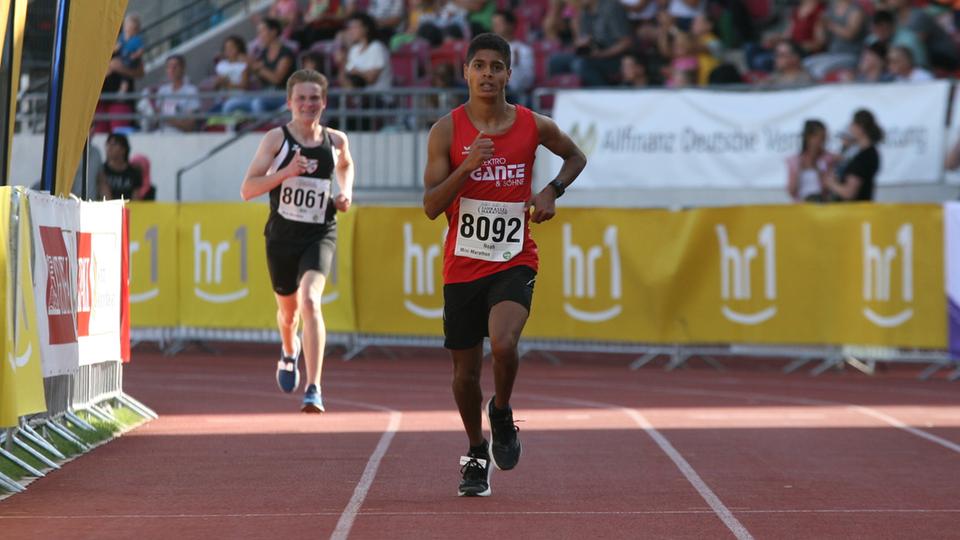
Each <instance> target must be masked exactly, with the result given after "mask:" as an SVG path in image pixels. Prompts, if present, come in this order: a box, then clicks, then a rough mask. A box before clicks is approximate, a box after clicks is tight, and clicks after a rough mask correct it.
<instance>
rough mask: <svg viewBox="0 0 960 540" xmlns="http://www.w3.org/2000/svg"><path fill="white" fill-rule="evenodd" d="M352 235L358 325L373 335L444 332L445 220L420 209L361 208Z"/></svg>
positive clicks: (435, 333) (437, 333)
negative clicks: (429, 217)
mask: <svg viewBox="0 0 960 540" xmlns="http://www.w3.org/2000/svg"><path fill="white" fill-rule="evenodd" d="M359 210H360V213H359V214H360V215H359V216H358V218H357V226H356V233H355V234H354V257H355V261H356V263H355V265H354V279H355V280H356V287H355V291H354V295H355V300H356V306H357V327H358V329H359V330H360V331H361V332H364V333H374V334H404V335H417V336H441V335H443V235H444V234H445V231H446V229H447V223H446V220H445V219H444V218H443V217H440V218H438V219H436V220H434V221H430V220H428V219H427V218H426V216H425V215H424V214H423V210H421V209H419V208H385V207H364V208H360V209H359Z"/></svg>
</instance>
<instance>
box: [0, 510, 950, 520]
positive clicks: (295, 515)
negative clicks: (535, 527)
mask: <svg viewBox="0 0 960 540" xmlns="http://www.w3.org/2000/svg"><path fill="white" fill-rule="evenodd" d="M737 512H738V513H741V514H960V508H811V509H794V510H777V509H757V510H743V509H737ZM483 514H484V515H491V516H671V515H714V512H713V510H605V511H604V510H597V511H590V510H571V511H569V512H566V511H563V510H515V511H498V510H493V511H484V512H483ZM336 515H339V512H336V511H331V512H262V513H235V514H226V513H225V514H84V515H76V516H63V515H29V516H3V515H0V521H32V520H43V521H47V520H52V519H53V520H68V521H69V520H83V519H218V518H232V519H259V518H298V517H330V516H336ZM358 515H360V516H364V517H377V516H383V517H418V516H476V515H477V513H476V512H473V511H450V512H383V511H373V512H359V513H358Z"/></svg>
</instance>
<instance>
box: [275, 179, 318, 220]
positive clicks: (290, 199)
mask: <svg viewBox="0 0 960 540" xmlns="http://www.w3.org/2000/svg"><path fill="white" fill-rule="evenodd" d="M330 186H331V182H330V180H329V179H327V178H308V177H305V176H294V177H292V178H287V179H286V180H284V181H283V184H281V185H280V206H279V208H277V212H278V213H279V214H280V215H281V216H283V217H285V218H287V219H289V220H291V221H300V222H303V223H323V221H324V218H325V217H326V213H327V203H329V202H330Z"/></svg>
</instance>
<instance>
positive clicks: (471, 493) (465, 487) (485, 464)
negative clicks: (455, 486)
mask: <svg viewBox="0 0 960 540" xmlns="http://www.w3.org/2000/svg"><path fill="white" fill-rule="evenodd" d="M460 474H462V475H463V480H460V490H459V492H458V495H459V496H461V497H489V496H490V493H492V491H491V490H490V460H489V459H487V456H460Z"/></svg>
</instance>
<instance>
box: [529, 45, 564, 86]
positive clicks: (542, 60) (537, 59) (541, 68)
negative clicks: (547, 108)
mask: <svg viewBox="0 0 960 540" xmlns="http://www.w3.org/2000/svg"><path fill="white" fill-rule="evenodd" d="M531 46H532V47H533V62H534V65H535V67H534V73H535V75H534V85H535V86H542V85H543V84H544V82H545V81H546V80H547V78H549V76H550V74H549V73H547V70H548V68H549V66H550V56H552V55H554V54H556V53H558V52H560V51H561V50H562V48H561V46H560V44H559V43H556V42H553V41H549V40H541V41H535V42H533V43H532V44H531Z"/></svg>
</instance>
